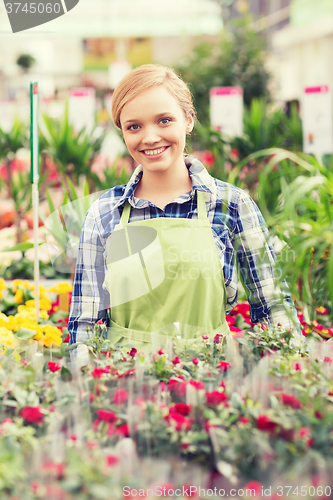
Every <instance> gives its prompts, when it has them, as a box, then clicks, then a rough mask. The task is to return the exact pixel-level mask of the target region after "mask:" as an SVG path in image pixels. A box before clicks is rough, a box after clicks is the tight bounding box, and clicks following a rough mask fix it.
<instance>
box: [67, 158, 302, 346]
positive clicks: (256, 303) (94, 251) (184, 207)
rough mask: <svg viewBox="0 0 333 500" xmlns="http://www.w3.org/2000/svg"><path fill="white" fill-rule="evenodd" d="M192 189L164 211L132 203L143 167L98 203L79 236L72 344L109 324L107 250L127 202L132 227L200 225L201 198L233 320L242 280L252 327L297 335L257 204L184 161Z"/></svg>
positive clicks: (141, 201)
mask: <svg viewBox="0 0 333 500" xmlns="http://www.w3.org/2000/svg"><path fill="white" fill-rule="evenodd" d="M184 158H185V164H186V166H187V168H188V171H189V175H190V177H191V180H192V189H191V191H190V192H188V193H185V194H183V195H181V196H179V197H178V198H176V199H175V200H174V201H172V202H171V203H168V205H166V206H165V207H164V209H163V210H162V209H160V208H158V207H156V206H155V205H154V204H153V203H151V202H149V201H147V200H144V199H138V198H135V196H134V191H135V188H136V186H137V184H138V182H139V181H140V179H141V177H142V167H141V166H140V165H139V166H138V167H137V168H136V170H135V171H134V172H133V175H132V177H131V179H130V180H129V182H128V184H126V185H122V186H116V187H114V188H112V189H110V190H109V191H107V192H106V193H105V194H104V195H103V196H101V197H100V198H99V199H98V200H96V201H95V202H94V203H93V204H92V206H91V208H90V209H89V210H88V212H87V214H86V217H85V221H84V224H83V228H82V231H81V236H80V243H79V251H78V259H77V264H76V272H75V279H74V286H73V295H72V302H71V310H70V318H69V323H68V330H69V336H70V344H72V343H75V342H84V341H86V340H87V338H88V334H87V328H88V329H89V330H91V329H92V327H93V326H94V324H95V323H96V322H97V321H98V320H99V319H102V320H105V321H106V322H107V321H108V314H107V309H108V306H109V304H110V299H109V293H108V291H107V290H106V287H105V283H104V278H105V274H106V271H107V265H106V257H107V243H108V240H109V238H110V236H111V234H112V231H113V230H114V228H115V226H116V225H117V224H119V222H120V217H121V214H122V210H123V208H124V204H125V201H126V200H128V201H129V203H130V204H131V206H132V209H131V213H130V219H129V222H132V221H138V220H143V219H151V218H155V217H179V218H190V219H191V218H192V217H193V218H196V217H197V202H196V196H194V194H195V190H199V191H204V193H205V201H206V208H207V215H208V218H209V221H210V224H211V228H212V234H213V237H214V241H215V244H216V249H217V251H218V254H219V257H220V260H221V263H222V267H223V273H224V280H225V286H226V292H227V312H229V311H230V310H231V309H232V308H233V307H235V306H236V305H237V298H238V273H237V267H238V269H239V271H240V277H241V281H242V283H243V286H244V289H245V291H246V294H247V298H248V301H249V304H250V313H251V320H252V321H253V322H262V321H263V320H267V321H268V322H269V323H271V324H272V323H273V324H277V323H281V324H282V325H283V326H285V327H287V328H293V329H295V326H296V329H298V331H299V332H300V330H299V326H298V325H299V323H298V320H297V316H296V310H295V308H294V305H293V303H292V301H291V299H290V295H289V292H288V288H287V285H286V284H285V283H284V282H281V280H279V281H280V282H279V284H278V285H277V282H275V280H274V276H273V275H274V267H275V261H276V258H275V254H274V252H273V249H272V247H271V245H270V244H269V242H268V231H267V226H266V223H265V221H264V219H263V217H262V215H261V213H260V211H259V209H258V207H257V205H256V204H255V203H254V201H253V200H252V199H251V198H250V196H249V195H248V194H246V193H245V192H244V191H243V190H242V189H239V188H237V187H235V186H233V185H231V184H228V183H226V182H222V181H220V180H218V179H215V178H213V177H212V176H211V175H210V174H209V173H208V171H207V170H206V168H205V167H204V166H203V165H202V163H201V162H200V161H199V160H197V159H196V158H194V157H193V156H190V155H185V156H184Z"/></svg>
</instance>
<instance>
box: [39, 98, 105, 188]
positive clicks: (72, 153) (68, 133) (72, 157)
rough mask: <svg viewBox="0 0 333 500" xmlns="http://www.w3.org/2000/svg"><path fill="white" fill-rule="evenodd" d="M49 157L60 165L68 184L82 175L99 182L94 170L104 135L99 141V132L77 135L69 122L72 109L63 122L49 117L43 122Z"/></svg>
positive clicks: (66, 109)
mask: <svg viewBox="0 0 333 500" xmlns="http://www.w3.org/2000/svg"><path fill="white" fill-rule="evenodd" d="M41 128H42V132H43V135H44V136H45V138H46V140H47V143H48V147H49V153H50V155H51V156H52V158H53V161H54V162H55V163H56V164H57V165H58V167H59V172H60V174H61V176H62V178H63V180H64V181H66V178H67V177H71V178H72V180H75V181H76V183H78V182H79V177H80V175H85V176H87V177H90V178H91V179H92V180H93V181H96V177H97V176H96V174H93V173H92V172H91V170H90V167H91V163H92V161H93V160H94V158H95V157H96V156H97V155H98V153H99V152H100V149H101V146H102V142H103V140H104V134H102V135H100V136H99V137H96V135H95V132H94V131H92V132H91V133H87V132H86V131H85V129H84V128H83V129H81V130H80V131H79V132H78V133H76V132H75V130H74V128H73V126H72V125H71V124H70V122H69V119H68V105H66V107H65V113H64V114H63V116H62V118H61V120H60V121H56V120H53V119H52V118H50V117H49V116H47V115H46V114H44V115H43V120H42V122H41Z"/></svg>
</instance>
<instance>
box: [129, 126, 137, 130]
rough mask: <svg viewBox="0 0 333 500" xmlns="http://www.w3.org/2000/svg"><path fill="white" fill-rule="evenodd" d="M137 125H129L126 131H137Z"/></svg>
mask: <svg viewBox="0 0 333 500" xmlns="http://www.w3.org/2000/svg"><path fill="white" fill-rule="evenodd" d="M138 128H139V125H130V126H129V127H128V129H127V130H138Z"/></svg>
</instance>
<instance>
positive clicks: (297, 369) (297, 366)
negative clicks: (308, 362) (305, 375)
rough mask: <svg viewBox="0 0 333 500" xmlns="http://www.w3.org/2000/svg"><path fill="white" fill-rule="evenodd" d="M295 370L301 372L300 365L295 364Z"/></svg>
mask: <svg viewBox="0 0 333 500" xmlns="http://www.w3.org/2000/svg"><path fill="white" fill-rule="evenodd" d="M295 370H296V371H299V372H300V371H302V365H301V364H300V363H295Z"/></svg>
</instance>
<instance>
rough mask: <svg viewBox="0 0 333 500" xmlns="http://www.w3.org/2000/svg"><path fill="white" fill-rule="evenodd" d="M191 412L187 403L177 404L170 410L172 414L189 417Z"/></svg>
mask: <svg viewBox="0 0 333 500" xmlns="http://www.w3.org/2000/svg"><path fill="white" fill-rule="evenodd" d="M190 411H191V406H190V405H187V404H185V403H176V404H175V405H174V406H172V407H171V408H170V413H180V414H181V415H188V414H189V413H190Z"/></svg>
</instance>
